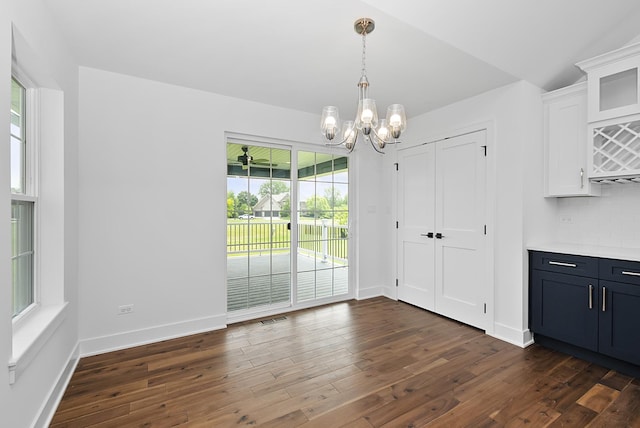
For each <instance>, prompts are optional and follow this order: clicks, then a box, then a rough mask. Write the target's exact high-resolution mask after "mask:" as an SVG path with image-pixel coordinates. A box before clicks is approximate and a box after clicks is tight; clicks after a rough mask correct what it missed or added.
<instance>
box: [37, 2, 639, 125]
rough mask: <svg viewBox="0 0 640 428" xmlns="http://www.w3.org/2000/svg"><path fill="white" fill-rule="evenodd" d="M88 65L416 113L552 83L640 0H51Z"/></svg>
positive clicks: (619, 41)
mask: <svg viewBox="0 0 640 428" xmlns="http://www.w3.org/2000/svg"><path fill="white" fill-rule="evenodd" d="M44 2H45V3H46V5H47V7H48V8H49V13H51V14H52V15H53V16H54V18H55V19H56V20H57V21H58V22H59V24H60V28H61V30H62V31H63V33H64V35H65V36H66V38H67V39H68V42H69V45H70V47H71V49H72V52H73V53H74V55H75V56H76V59H77V61H78V62H79V64H80V65H83V66H88V67H93V68H99V69H103V70H108V71H114V72H118V73H124V74H129V75H133V76H138V77H142V78H147V79H152V80H158V81H163V82H167V83H171V84H176V85H181V86H185V87H190V88H195V89H200V90H203V91H209V92H215V93H218V94H223V95H228V96H233V97H238V98H243V99H247V100H253V101H258V102H262V103H266V104H271V105H276V106H281V107H286V108H292V109H297V110H302V111H307V112H312V113H318V114H319V113H320V110H321V108H322V106H324V105H328V104H332V105H337V106H339V107H340V109H341V111H342V113H343V115H352V114H354V113H355V111H354V110H355V103H356V99H357V87H356V83H357V81H358V78H359V76H360V69H361V55H362V52H361V50H362V47H361V43H362V41H361V38H360V37H359V36H358V35H357V34H356V33H355V32H354V31H353V23H354V21H355V20H356V19H357V18H359V17H363V16H366V17H370V18H373V19H374V20H375V22H376V29H375V31H374V32H373V33H372V34H370V35H369V36H368V37H367V74H368V77H369V81H370V83H371V89H370V94H371V95H372V97H373V98H375V99H376V100H377V102H378V108H379V109H381V110H382V108H385V107H386V106H387V105H389V104H392V103H402V104H404V105H405V107H406V109H407V114H408V116H410V117H411V116H415V115H418V114H421V113H424V112H427V111H430V110H433V109H435V108H438V107H441V106H444V105H447V104H450V103H452V102H455V101H458V100H460V99H464V98H466V97H469V96H472V95H476V94H479V93H482V92H485V91H487V90H490V89H493V88H496V87H499V86H502V85H505V84H508V83H510V82H514V81H517V80H521V79H523V80H527V81H529V82H531V83H533V84H535V85H537V86H539V87H541V88H543V89H546V90H552V89H557V88H559V87H562V86H564V85H566V84H569V83H572V82H575V81H576V80H578V79H580V78H581V76H582V74H581V72H580V71H579V70H578V69H577V68H576V67H575V66H574V64H575V62H577V61H579V60H581V59H586V58H589V57H592V56H595V55H598V54H601V53H604V52H607V51H609V50H613V49H617V48H619V47H621V46H623V45H625V44H627V43H629V42H630V41H632V40H633V39H635V38H636V37H637V36H638V35H639V34H640V27H638V25H637V23H638V22H640V2H638V0H607V1H602V0H561V1H558V0H482V1H478V0H422V1H418V0H269V1H265V0H179V1H176V0H109V1H105V0H44Z"/></svg>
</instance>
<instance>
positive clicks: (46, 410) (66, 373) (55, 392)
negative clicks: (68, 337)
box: [33, 344, 80, 428]
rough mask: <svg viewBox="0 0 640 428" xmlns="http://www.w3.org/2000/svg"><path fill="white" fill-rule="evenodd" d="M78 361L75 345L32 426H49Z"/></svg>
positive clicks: (78, 354) (77, 350)
mask: <svg viewBox="0 0 640 428" xmlns="http://www.w3.org/2000/svg"><path fill="white" fill-rule="evenodd" d="M79 360H80V346H79V344H76V346H75V347H74V348H73V350H72V351H71V354H70V355H69V358H68V359H67V364H66V365H65V366H64V369H62V371H61V372H60V375H59V376H58V380H57V381H56V383H55V384H54V385H53V387H52V388H51V391H50V392H49V394H48V397H49V398H48V399H47V401H45V402H44V403H43V404H42V407H41V408H40V412H38V415H39V416H38V418H37V419H36V420H35V422H34V424H33V426H34V427H37V428H40V427H48V426H49V424H51V420H52V419H53V415H54V414H55V413H56V410H57V409H58V405H59V404H60V401H61V400H62V396H63V395H64V392H65V391H66V389H67V385H69V381H70V380H71V376H73V372H74V371H75V370H76V366H77V365H78V361H79Z"/></svg>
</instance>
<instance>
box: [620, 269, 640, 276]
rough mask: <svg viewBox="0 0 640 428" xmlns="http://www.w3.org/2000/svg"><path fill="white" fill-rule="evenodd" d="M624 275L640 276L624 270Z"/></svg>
mask: <svg viewBox="0 0 640 428" xmlns="http://www.w3.org/2000/svg"><path fill="white" fill-rule="evenodd" d="M622 274H623V275H629V276H640V273H638V272H629V271H627V270H623V271H622Z"/></svg>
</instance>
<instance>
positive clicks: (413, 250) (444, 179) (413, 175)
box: [398, 131, 488, 329]
mask: <svg viewBox="0 0 640 428" xmlns="http://www.w3.org/2000/svg"><path fill="white" fill-rule="evenodd" d="M485 134H486V133H485V131H478V132H474V133H471V134H466V135H462V136H458V137H453V138H449V139H446V140H442V141H438V142H435V143H430V144H424V145H421V146H417V147H411V148H408V149H403V150H399V151H398V299H399V300H402V301H405V302H407V303H410V304H412V305H415V306H418V307H421V308H424V309H427V310H430V311H433V312H436V313H439V314H442V315H445V316H447V317H449V318H453V319H456V320H458V321H461V322H464V323H465V324H469V325H472V326H475V327H478V328H482V329H485V328H486V321H485V320H486V313H485V312H486V306H485V304H486V302H487V295H488V292H487V287H486V284H485V283H486V279H485V278H486V273H485V271H486V261H485V258H486V241H487V239H486V226H485V225H486V222H485V218H486V200H485V199H486V197H485V192H486V190H485V189H486V142H485V141H486V135H485Z"/></svg>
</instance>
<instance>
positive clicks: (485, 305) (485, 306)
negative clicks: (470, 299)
mask: <svg viewBox="0 0 640 428" xmlns="http://www.w3.org/2000/svg"><path fill="white" fill-rule="evenodd" d="M484 313H485V314H486V313H487V304H486V303H485V304H484Z"/></svg>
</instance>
